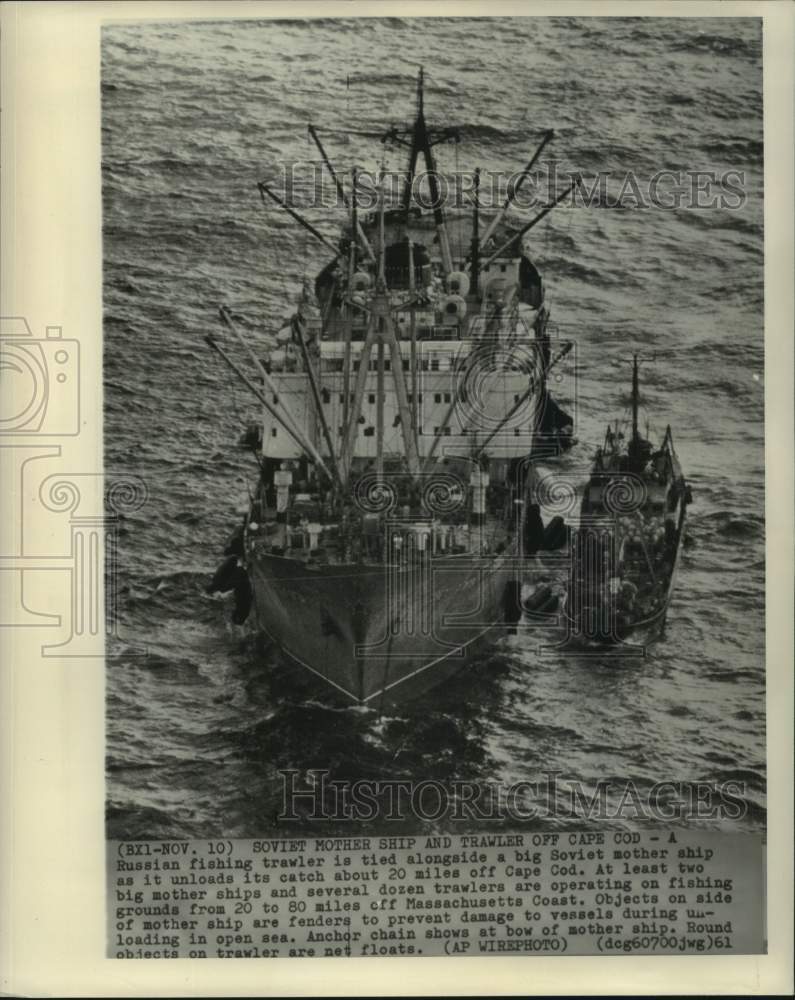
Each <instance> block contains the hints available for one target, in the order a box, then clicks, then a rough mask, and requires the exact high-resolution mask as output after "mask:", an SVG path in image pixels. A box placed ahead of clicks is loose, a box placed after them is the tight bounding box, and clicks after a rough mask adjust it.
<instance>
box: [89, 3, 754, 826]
mask: <svg viewBox="0 0 795 1000" xmlns="http://www.w3.org/2000/svg"><path fill="white" fill-rule="evenodd" d="M420 64H422V65H424V67H425V73H426V114H427V117H428V119H429V120H430V121H432V122H434V123H436V124H439V125H447V124H456V125H459V126H461V129H462V142H461V144H460V145H459V146H458V147H449V146H440V147H438V151H439V159H440V169H443V170H449V171H452V170H454V169H455V168H456V167H459V168H460V169H464V168H467V169H469V168H471V167H472V166H474V165H477V166H480V167H481V168H482V169H483V170H484V171H497V170H508V171H511V170H515V169H519V168H520V167H521V166H523V165H524V163H525V162H526V161H527V159H528V155H529V152H530V151H531V149H532V148H533V145H534V141H537V133H538V132H539V131H540V130H542V129H545V128H552V129H554V130H555V134H556V138H555V142H554V144H553V146H551V147H549V150H550V156H551V155H553V153H554V156H555V157H557V158H558V160H559V162H560V164H561V169H577V170H580V171H582V172H583V173H584V174H585V175H586V176H593V175H596V174H597V173H599V172H611V174H612V175H613V176H614V177H622V176H623V175H625V174H626V173H632V174H633V175H634V177H635V178H636V179H637V180H638V183H639V187H640V189H641V190H643V189H644V185H645V186H646V190H647V189H648V183H649V181H650V179H651V178H652V177H653V176H654V175H655V173H656V172H658V171H660V170H667V171H674V172H675V173H677V174H678V173H679V172H685V171H701V172H711V173H714V174H715V175H716V177H717V178H718V179H719V178H720V177H722V176H724V175H725V173H726V172H727V171H735V172H737V173H738V174H740V175H741V177H742V180H741V181H737V180H736V178H735V180H734V182H733V183H734V184H735V186H740V187H741V189H742V198H741V199H738V198H736V197H734V198H731V199H729V201H730V204H728V205H726V206H724V207H712V208H698V207H695V206H694V205H693V204H692V198H691V199H688V198H687V197H684V198H683V203H682V204H681V205H680V206H679V207H675V208H670V207H669V208H665V207H659V206H657V207H654V206H652V207H648V208H643V207H640V206H639V205H638V204H636V203H635V201H636V199H633V197H632V196H631V191H630V192H629V194H628V197H627V198H626V199H622V200H621V203H620V204H619V205H613V206H612V207H607V206H603V207H596V206H592V207H589V208H584V207H582V206H580V207H578V208H571V207H567V206H561V207H560V208H558V209H556V210H555V211H554V212H552V213H550V215H549V216H547V218H546V219H545V220H544V222H543V223H542V224H540V225H539V226H538V227H537V228H536V229H535V230H533V234H532V244H531V245H532V247H533V252H534V254H535V258H536V260H537V262H538V264H539V266H540V268H541V269H542V272H543V274H544V278H545V282H546V288H547V298H548V301H549V302H550V304H551V306H552V316H553V320H554V321H555V322H556V323H557V325H558V328H559V332H560V334H561V336H565V337H569V338H571V339H573V340H574V341H575V342H576V345H577V346H576V366H577V367H576V393H575V391H574V390H571V392H570V395H571V398H568V399H566V398H565V393H566V392H567V391H569V390H567V388H566V387H565V386H564V387H563V388H562V389H561V392H562V393H564V398H563V400H562V401H563V402H564V404H567V405H568V406H569V407H572V408H574V409H575V412H576V420H577V435H578V438H579V444H578V446H577V447H576V448H575V449H573V451H572V452H570V453H569V454H568V455H567V456H566V457H565V458H564V459H563V460H562V461H561V464H560V466H559V470H560V472H561V474H565V475H567V476H571V477H574V478H579V479H584V478H585V476H586V475H587V471H588V467H589V463H590V459H591V456H592V454H593V451H594V449H595V447H596V446H597V444H598V443H599V442H600V441H601V438H602V435H603V434H604V428H605V424H606V422H607V421H608V420H611V419H613V418H615V417H616V416H620V415H621V413H622V412H623V410H624V408H625V407H626V403H627V389H628V376H629V369H628V367H627V363H626V359H627V358H628V357H629V356H630V355H631V353H632V351H633V350H638V351H640V352H641V353H642V354H643V355H644V356H645V357H648V358H649V359H650V360H649V362H648V363H646V364H645V365H644V366H643V369H642V378H643V401H644V404H645V407H646V409H647V410H648V413H649V416H650V419H651V420H652V425H653V427H654V426H657V427H658V429H660V430H664V426H665V424H666V423H670V424H671V425H672V428H673V433H674V440H675V444H676V447H677V451H678V453H679V457H680V459H681V461H682V465H683V467H684V470H685V473H686V475H687V477H688V479H689V480H690V482H691V484H692V489H693V495H694V503H693V505H692V506H691V508H690V513H689V522H688V538H687V544H686V547H685V549H684V552H683V558H682V563H681V567H680V573H679V578H678V583H677V588H676V592H675V594H674V598H673V602H672V605H671V608H670V611H669V616H668V625H667V629H666V634H665V638H664V640H663V641H661V642H660V643H658V644H656V645H655V646H654V647H652V648H651V649H649V650H648V652H647V655H646V656H645V657H631V658H628V659H627V658H621V657H617V656H615V655H613V654H611V653H610V652H606V653H605V654H604V655H603V656H599V657H595V658H594V657H590V658H582V657H572V656H564V655H561V654H558V653H552V652H550V651H546V652H543V653H538V652H537V651H536V649H535V645H534V643H532V644H531V643H530V642H529V640H528V637H527V636H523V635H522V634H519V635H517V636H515V637H513V638H508V639H503V640H501V641H500V643H498V644H497V645H496V646H495V648H494V649H493V650H492V651H491V652H490V653H489V654H487V655H485V656H484V657H483V659H482V661H480V662H478V663H477V664H475V665H473V667H472V668H471V670H469V671H468V672H467V673H466V674H465V675H463V676H461V677H460V678H458V679H456V680H455V681H452V682H450V683H449V684H448V685H447V686H446V687H444V688H442V689H440V690H439V691H437V692H436V693H434V694H433V695H432V696H429V697H428V698H426V699H425V700H424V702H423V703H422V704H421V705H419V706H415V707H414V708H412V709H411V710H408V709H407V710H406V711H405V713H404V714H399V715H392V716H387V717H385V716H382V715H380V714H378V713H376V712H362V711H356V710H348V711H342V710H335V709H331V708H327V707H324V706H323V705H322V704H320V703H319V702H308V703H307V702H306V701H304V700H303V699H302V698H300V697H298V696H297V695H296V693H295V692H294V690H293V689H292V687H291V686H290V684H289V683H288V682H287V681H286V679H285V678H284V676H283V673H284V672H283V669H282V667H281V665H280V663H279V658H278V655H277V654H276V653H274V652H273V651H268V650H267V649H263V648H262V646H261V645H260V644H259V643H258V641H257V640H256V638H255V637H254V636H253V635H252V634H251V633H250V631H248V630H247V629H245V628H240V627H237V626H234V625H232V624H231V623H230V608H229V604H228V602H227V601H225V600H223V599H219V598H211V597H208V596H207V595H206V594H205V591H204V588H205V584H206V582H207V579H208V576H209V575H210V574H211V573H212V572H213V571H214V569H215V567H216V565H217V564H218V562H219V560H220V558H221V554H222V549H223V546H224V543H225V541H226V539H227V537H228V535H229V533H230V530H231V528H232V527H233V526H234V525H235V523H236V522H237V520H238V518H239V512H240V511H241V510H242V508H243V507H244V506H245V505H246V502H247V483H248V482H249V481H251V479H252V474H253V472H254V468H253V463H252V459H251V456H250V455H249V454H247V453H246V452H245V451H242V450H240V449H239V448H238V447H237V440H238V437H239V435H240V432H241V430H242V428H243V426H244V425H245V423H246V422H247V421H248V420H250V419H254V418H256V415H257V405H256V403H252V401H251V399H250V398H248V397H247V395H246V390H245V389H243V388H242V387H240V386H238V385H236V384H235V383H234V381H233V379H232V377H231V376H230V375H229V373H228V372H226V371H225V370H224V369H223V368H222V367H221V365H220V363H219V361H218V359H217V358H216V357H215V356H213V354H212V353H211V352H210V351H209V349H208V348H207V347H206V346H205V344H204V342H203V336H204V335H205V334H206V333H208V332H212V331H214V330H215V329H216V322H217V307H218V306H219V305H220V304H222V303H225V304H228V305H230V306H231V307H232V308H233V309H234V310H235V311H236V312H237V313H239V314H240V315H242V316H243V317H244V319H245V324H246V326H247V329H248V330H249V331H250V332H251V335H252V337H254V339H255V342H256V338H257V337H260V336H262V337H263V338H264V337H265V336H266V334H267V333H268V331H270V332H272V331H273V329H274V328H275V326H277V325H278V324H279V321H280V320H281V318H282V316H283V315H284V314H285V312H289V310H290V305H291V303H293V302H294V301H295V295H296V292H297V291H298V289H299V288H300V283H301V280H302V278H303V277H304V275H307V274H308V275H312V276H313V275H314V274H315V273H316V272H317V271H318V270H319V269H320V267H321V266H322V265H323V264H324V263H325V261H326V257H325V253H324V250H323V248H322V247H319V246H318V245H317V244H315V243H314V242H313V241H312V240H311V239H310V238H308V237H307V236H306V234H305V233H304V232H303V231H302V230H300V229H299V228H298V227H297V226H296V225H295V224H294V223H293V222H292V221H291V220H290V219H289V218H288V217H287V216H285V215H283V214H281V213H279V212H278V210H276V209H274V210H272V211H265V210H264V208H263V206H262V205H261V203H260V201H259V198H258V196H257V190H256V183H257V181H258V180H260V179H274V178H276V177H277V176H278V173H279V165H280V164H283V163H287V162H291V161H301V160H303V161H306V160H308V159H311V158H313V157H314V151H313V149H312V148H311V147H310V146H309V144H308V143H309V140H308V138H307V131H306V124H307V122H309V121H312V122H314V123H315V124H316V125H317V126H318V127H319V128H321V129H322V128H323V127H325V128H327V129H328V130H329V137H328V140H327V146H328V149H329V153H330V154H331V155H332V157H333V158H334V159H335V161H336V162H337V163H338V164H339V165H340V167H341V168H343V167H344V168H349V167H350V166H351V165H352V164H353V163H356V164H357V165H359V166H365V167H366V166H368V165H369V166H371V167H373V168H375V167H377V166H379V165H381V162H382V159H381V158H382V147H381V144H380V143H379V142H378V141H377V139H370V138H367V137H365V136H354V135H352V134H351V133H352V132H353V131H355V130H358V131H364V132H367V131H378V130H379V129H381V127H382V126H384V125H389V124H392V123H395V124H401V123H404V122H407V121H408V120H410V118H411V116H412V112H413V107H414V89H415V80H416V74H417V70H418V67H419V65H420ZM761 72H762V46H761V28H760V22H759V21H754V20H750V19H746V20H740V19H731V18H720V19H711V20H697V19H690V18H681V19H667V20H657V19H650V18H643V19H616V18H611V19H601V18H589V19H573V18H519V19H482V20H480V19H479V20H477V21H472V20H457V19H456V20H442V19H422V20H404V19H400V18H384V19H378V20H356V21H354V20H335V19H323V20H319V21H313V22H308V21H304V20H290V21H258V20H249V21H243V20H236V21H233V20H226V21H203V22H192V23H189V22H181V23H164V24H156V23H149V24H145V25H144V24H142V25H135V24H125V25H116V26H111V27H108V28H106V29H105V32H104V36H103V49H102V139H103V202H104V236H103V246H104V337H105V342H104V371H105V396H104V405H105V455H106V469H107V473H108V475H110V476H114V475H117V474H118V475H123V474H133V475H138V476H141V477H142V478H143V479H144V480H145V481H146V484H147V488H148V501H147V503H146V504H145V506H144V507H143V508H142V509H141V510H139V511H138V512H136V513H135V514H132V515H130V516H128V517H127V518H126V519H125V520H124V521H123V522H122V524H121V529H120V538H119V606H120V617H121V630H122V633H123V639H124V641H123V642H122V643H121V644H117V645H115V646H114V649H113V654H114V655H113V656H111V657H110V658H109V661H108V673H107V830H108V835H109V836H112V837H121V838H169V837H203V836H209V835H218V834H222V835H225V836H232V837H234V836H240V837H245V836H256V835H262V834H266V833H287V832H296V831H297V830H301V829H303V830H308V829H311V830H313V831H317V830H319V829H321V827H320V826H319V825H318V822H317V821H309V820H300V821H295V822H292V823H285V822H282V823H277V822H276V819H275V817H276V815H277V813H278V812H279V811H280V809H281V799H282V788H283V783H282V779H281V777H280V775H279V771H280V769H285V768H292V769H297V770H298V771H300V772H306V771H308V770H312V769H327V770H328V771H329V772H330V778H331V779H335V780H343V781H344V780H354V779H357V778H364V779H373V780H388V779H389V780H392V779H413V780H415V781H418V780H421V779H430V780H436V781H439V782H441V783H443V784H444V785H445V786H450V787H452V783H453V782H456V781H464V780H466V781H474V782H493V783H500V784H502V785H503V786H510V785H511V784H513V783H516V782H534V781H538V780H539V779H540V778H542V777H543V776H544V775H549V774H550V773H552V772H557V773H558V774H559V776H560V780H562V781H565V782H579V783H580V784H581V786H582V788H583V789H585V790H588V789H590V790H593V789H595V788H596V786H597V784H598V783H599V782H606V781H612V782H616V783H619V784H620V783H622V782H627V781H631V782H633V783H634V787H635V788H637V789H638V790H639V792H640V793H641V794H643V792H644V790H648V789H649V788H651V787H652V786H654V785H655V784H656V783H659V782H673V783H675V784H676V785H678V786H679V789H680V792H681V791H682V790H684V794H687V790H688V789H689V790H691V791H693V790H694V789H695V788H696V787H697V785H698V783H700V782H706V783H722V782H736V783H739V786H741V787H742V789H743V790H742V792H741V793H739V799H740V801H741V803H742V806H743V815H742V816H741V817H740V818H736V819H724V820H722V821H720V820H718V819H715V818H711V819H710V818H705V819H702V820H700V821H699V822H702V823H704V824H705V825H708V826H709V825H717V824H718V823H719V822H720V823H722V825H723V826H724V827H725V828H730V827H734V828H743V829H758V828H760V827H763V826H764V823H765V670H764V666H765V664H764V653H765V650H764V620H765V618H764V580H765V563H764V539H765V522H764V502H765V493H764V423H763V420H764V364H763V358H764V350H763V232H762V215H763V213H762V168H763V163H762V150H763V145H762V77H761ZM402 155H404V154H400V156H401V157H402ZM389 156H390V157H391V159H390V161H389V163H387V166H390V165H394V166H401V165H402V163H401V162H400V161H399V159H398V156H397V154H395V153H394V152H390V153H389ZM456 158H458V159H456ZM671 183H672V182H671V180H670V177H669V178H667V179H665V180H663V181H662V182H661V187H660V190H663V191H667V190H670V185H671ZM702 183H703V182H702ZM666 185H668V187H666ZM625 193H627V192H625ZM738 200H741V201H742V204H741V205H740V206H739V207H738V206H737V201H738ZM307 215H308V217H309V218H311V220H312V221H313V222H314V223H315V225H317V226H318V227H319V228H320V229H321V230H322V231H324V232H326V233H328V234H329V235H333V234H334V232H335V228H336V227H337V226H338V225H339V222H340V219H341V217H340V215H339V213H337V214H335V213H334V212H333V211H330V210H321V209H317V210H312V209H310V210H308V212H307ZM652 358H653V361H652V360H651V359H652ZM575 396H576V398H575ZM417 822H418V821H416V820H409V819H406V820H405V822H404V823H402V824H401V823H397V824H396V823H395V822H393V823H392V824H391V827H390V828H391V829H392V830H398V829H409V828H410V827H411V828H413V827H416V826H417ZM528 822H531V823H533V824H534V825H535V826H544V825H547V826H554V825H563V824H569V823H577V822H578V821H577V819H576V817H565V816H557V817H551V818H538V819H536V820H532V821H531V820H528ZM640 822H643V820H642V819H633V818H632V816H631V815H630V816H625V818H624V819H623V821H622V824H621V825H623V826H625V827H632V826H633V824H636V823H640ZM505 825H514V826H515V825H516V823H513V824H512V823H511V822H510V821H507V820H506V822H505ZM445 826H446V828H447V829H455V828H456V826H455V822H454V821H452V820H450V821H448V820H447V819H442V820H440V821H438V822H436V823H435V824H429V827H428V828H431V827H434V828H439V827H445ZM332 827H333V824H332V825H331V826H327V827H325V830H326V831H328V830H329V829H331V828H332ZM471 827H472V824H471V823H470V824H469V826H468V828H471ZM334 828H335V829H342V828H343V827H342V826H340V825H339V824H337V826H336V827H334ZM362 828H366V824H365V825H364V826H360V827H359V828H357V829H362Z"/></svg>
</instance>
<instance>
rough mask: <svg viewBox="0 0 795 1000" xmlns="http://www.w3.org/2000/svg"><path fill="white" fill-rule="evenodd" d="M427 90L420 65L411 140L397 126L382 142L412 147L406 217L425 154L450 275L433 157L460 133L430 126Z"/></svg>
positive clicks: (405, 191)
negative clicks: (420, 159) (426, 97)
mask: <svg viewBox="0 0 795 1000" xmlns="http://www.w3.org/2000/svg"><path fill="white" fill-rule="evenodd" d="M424 91H425V72H424V70H423V68H422V67H420V72H419V76H418V77H417V114H416V118H415V119H414V126H413V127H412V129H411V141H410V143H409V142H407V141H406V139H405V138H404V137H405V136H406V135H407V134H408V130H400V129H396V128H393V129H391V130H390V131H389V132H387V134H386V135H385V136H384V137H383V140H382V141H383V142H386V141H387V140H388V139H391V140H392V141H394V142H398V143H401V144H403V145H407V146H410V152H409V166H408V172H407V174H406V183H405V186H404V188H403V211H404V212H405V215H406V219H408V215H409V208H410V206H411V196H412V190H413V187H414V177H415V173H416V169H417V160H418V159H419V156H420V153H421V154H422V156H423V158H424V160H425V166H426V168H427V176H428V187H429V188H430V194H431V204H432V206H433V218H434V222H435V223H436V233H437V236H438V238H439V250H440V252H441V255H442V266H443V267H444V272H445V274H450V272H451V271H452V270H453V258H452V254H451V252H450V239H449V237H448V235H447V224H446V221H445V215H444V207H443V205H442V198H441V192H440V189H439V180H438V177H437V175H436V162H435V160H434V158H433V147H434V146H435V145H437V144H438V143H440V142H445V141H447V140H449V139H454V140H455V141H456V142H459V141H460V136H459V133H458V131H457V129H454V128H442V129H433V130H431V129H429V128H428V125H427V122H426V121H425V93H424Z"/></svg>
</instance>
